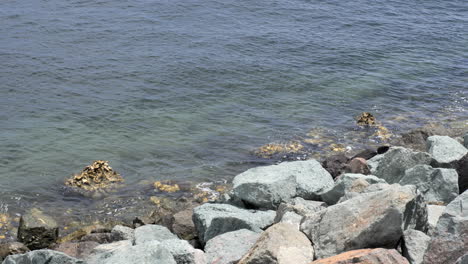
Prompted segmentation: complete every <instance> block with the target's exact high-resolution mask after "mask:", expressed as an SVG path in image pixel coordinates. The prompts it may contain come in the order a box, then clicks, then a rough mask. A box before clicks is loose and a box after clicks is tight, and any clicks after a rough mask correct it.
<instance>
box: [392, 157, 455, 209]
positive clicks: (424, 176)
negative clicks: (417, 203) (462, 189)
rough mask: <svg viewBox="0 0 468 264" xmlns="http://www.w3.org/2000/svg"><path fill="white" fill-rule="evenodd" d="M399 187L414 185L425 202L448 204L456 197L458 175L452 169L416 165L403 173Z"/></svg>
mask: <svg viewBox="0 0 468 264" xmlns="http://www.w3.org/2000/svg"><path fill="white" fill-rule="evenodd" d="M399 183H400V184H401V185H416V187H418V189H419V190H420V191H421V192H422V193H423V194H424V198H425V199H426V201H427V202H443V203H446V204H448V203H450V202H451V201H452V200H453V199H455V198H456V197H457V196H458V174H457V171H456V170H454V169H441V168H437V169H434V168H432V167H431V166H429V165H416V166H414V167H413V168H411V169H408V170H406V171H405V175H404V176H403V178H402V179H401V180H400V182H399Z"/></svg>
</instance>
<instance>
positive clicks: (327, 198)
mask: <svg viewBox="0 0 468 264" xmlns="http://www.w3.org/2000/svg"><path fill="white" fill-rule="evenodd" d="M376 183H386V182H385V180H383V179H380V178H377V177H375V176H373V175H363V174H353V173H346V174H343V175H341V176H340V177H339V178H338V180H337V181H336V182H335V185H334V186H333V188H332V189H331V190H329V191H328V192H326V193H324V194H322V200H323V201H324V202H326V203H327V204H329V205H332V204H336V203H337V202H338V201H339V200H340V198H341V197H343V196H345V195H346V194H348V193H351V192H354V193H361V192H362V191H364V190H365V189H366V188H367V187H368V186H369V185H371V184H376Z"/></svg>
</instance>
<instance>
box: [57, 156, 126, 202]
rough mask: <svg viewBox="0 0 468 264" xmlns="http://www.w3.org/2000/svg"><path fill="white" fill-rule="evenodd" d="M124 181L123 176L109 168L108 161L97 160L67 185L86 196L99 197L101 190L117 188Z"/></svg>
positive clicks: (69, 180)
mask: <svg viewBox="0 0 468 264" xmlns="http://www.w3.org/2000/svg"><path fill="white" fill-rule="evenodd" d="M123 181H124V179H123V178H122V176H120V174H118V173H117V172H115V171H114V170H113V169H112V168H111V167H110V166H109V162H108V161H104V160H96V161H94V162H93V164H91V165H89V166H86V167H85V168H84V169H83V170H82V171H81V173H79V174H75V175H74V176H73V177H72V178H70V179H68V180H66V181H65V185H67V186H70V187H74V188H75V189H76V190H78V192H80V193H82V194H84V195H86V196H91V197H97V196H99V195H100V192H98V191H99V190H105V189H109V188H112V187H116V186H117V184H118V183H122V182H123ZM80 190H81V191H80ZM83 191H84V192H83Z"/></svg>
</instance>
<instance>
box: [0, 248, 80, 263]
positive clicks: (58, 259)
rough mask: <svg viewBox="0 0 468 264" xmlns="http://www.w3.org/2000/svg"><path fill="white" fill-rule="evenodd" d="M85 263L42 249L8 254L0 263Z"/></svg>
mask: <svg viewBox="0 0 468 264" xmlns="http://www.w3.org/2000/svg"><path fill="white" fill-rule="evenodd" d="M29 263H31V264H86V262H85V261H83V260H79V259H76V258H73V257H70V256H67V255H65V254H64V253H62V252H58V251H53V250H48V249H43V250H35V251H31V252H28V253H25V254H19V255H10V256H8V257H7V258H6V259H5V260H4V261H3V263H2V264H29Z"/></svg>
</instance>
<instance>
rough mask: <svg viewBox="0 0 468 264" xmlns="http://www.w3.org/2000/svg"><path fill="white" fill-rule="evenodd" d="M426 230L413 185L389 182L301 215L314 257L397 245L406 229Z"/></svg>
mask: <svg viewBox="0 0 468 264" xmlns="http://www.w3.org/2000/svg"><path fill="white" fill-rule="evenodd" d="M409 228H412V229H416V230H422V231H424V232H425V231H426V230H427V209H426V203H425V202H424V198H423V196H422V195H421V194H420V193H419V192H418V191H417V189H416V187H415V186H410V185H408V186H400V185H392V186H389V187H388V188H386V189H385V190H382V191H377V192H371V193H365V194H361V195H358V196H356V197H354V198H352V199H349V200H347V201H345V202H341V203H338V204H336V205H334V206H330V207H328V208H327V209H324V210H321V211H319V212H317V213H314V214H311V215H309V216H307V217H305V218H304V220H303V222H302V224H301V230H302V231H303V232H304V233H305V234H306V235H307V236H308V237H309V239H310V240H311V241H312V242H313V243H314V248H315V253H316V256H317V258H325V257H330V256H334V255H336V254H339V253H342V252H344V251H348V250H353V249H362V248H369V247H396V245H397V244H398V241H399V240H400V238H401V237H402V235H403V231H404V230H406V229H409Z"/></svg>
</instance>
